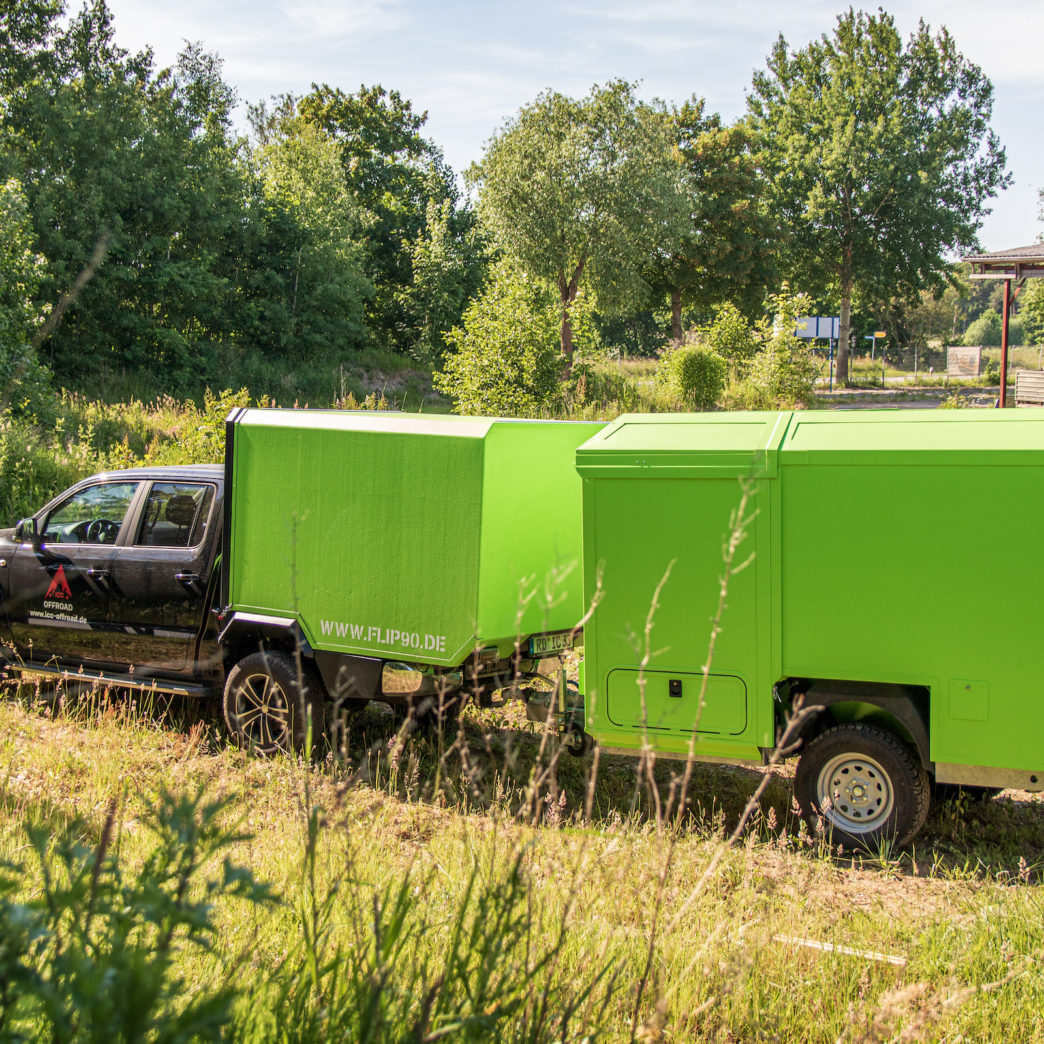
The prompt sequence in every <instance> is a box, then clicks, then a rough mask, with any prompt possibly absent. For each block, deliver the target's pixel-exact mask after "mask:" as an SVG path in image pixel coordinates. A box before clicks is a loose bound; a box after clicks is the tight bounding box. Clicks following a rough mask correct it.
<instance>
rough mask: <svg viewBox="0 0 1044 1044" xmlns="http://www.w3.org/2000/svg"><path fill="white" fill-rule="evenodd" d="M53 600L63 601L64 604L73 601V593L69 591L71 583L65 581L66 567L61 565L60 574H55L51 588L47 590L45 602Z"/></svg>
mask: <svg viewBox="0 0 1044 1044" xmlns="http://www.w3.org/2000/svg"><path fill="white" fill-rule="evenodd" d="M51 598H58V599H61V600H62V601H63V602H71V601H72V591H70V590H69V581H68V580H66V579H65V566H63V565H60V566H59V567H58V572H57V573H55V574H54V579H53V580H52V581H51V586H50V587H48V588H47V594H45V595H44V601H47V600H48V599H51Z"/></svg>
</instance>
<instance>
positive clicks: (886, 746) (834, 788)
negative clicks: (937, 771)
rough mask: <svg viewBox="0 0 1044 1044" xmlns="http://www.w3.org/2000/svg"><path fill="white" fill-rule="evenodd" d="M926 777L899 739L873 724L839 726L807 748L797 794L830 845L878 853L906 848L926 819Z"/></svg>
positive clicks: (803, 809)
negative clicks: (888, 848) (890, 846)
mask: <svg viewBox="0 0 1044 1044" xmlns="http://www.w3.org/2000/svg"><path fill="white" fill-rule="evenodd" d="M929 795H930V787H929V780H928V773H927V772H925V770H924V769H923V768H922V767H921V763H920V761H919V760H918V758H917V755H916V754H915V753H914V751H913V750H912V749H911V748H910V747H909V746H908V745H907V744H906V743H904V742H903V741H902V740H901V739H900V738H899V737H898V736H896V735H894V734H893V733H891V732H888V731H886V730H885V729H881V728H877V727H876V726H873V725H859V724H846V725H838V726H835V727H834V728H832V729H828V730H827V731H826V732H824V733H822V734H821V735H819V736H817V737H816V738H815V739H814V740H812V742H811V743H809V744H808V746H807V747H806V748H805V752H804V753H803V754H802V755H801V759H800V760H799V761H798V767H797V774H796V776H795V778H794V796H795V797H796V798H797V802H798V805H799V807H800V808H801V814H802V816H803V817H804V818H805V820H806V822H807V823H808V824H809V827H810V828H811V829H813V830H815V829H816V827H817V826H818V825H819V824H820V823H822V829H823V832H824V835H825V836H826V838H827V839H828V840H829V841H830V843H831V844H844V845H849V846H854V847H857V848H863V849H866V850H869V851H876V850H878V849H879V848H880V846H881V845H882V844H883V843H888V842H891V843H894V844H898V845H904V844H906V843H907V842H908V841H909V840H910V839H911V838H912V837H913V836H914V835H915V834H916V833H917V831H918V830H920V829H921V827H922V826H923V825H924V820H925V817H926V816H927V815H928V803H929Z"/></svg>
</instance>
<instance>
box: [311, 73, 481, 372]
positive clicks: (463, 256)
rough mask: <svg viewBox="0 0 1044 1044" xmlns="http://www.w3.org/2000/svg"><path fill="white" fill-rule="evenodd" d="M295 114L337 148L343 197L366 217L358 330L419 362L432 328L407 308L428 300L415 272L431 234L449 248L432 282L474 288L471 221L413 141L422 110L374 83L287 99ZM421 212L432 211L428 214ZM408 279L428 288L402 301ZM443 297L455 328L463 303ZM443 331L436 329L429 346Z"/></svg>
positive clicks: (419, 142)
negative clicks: (368, 284)
mask: <svg viewBox="0 0 1044 1044" xmlns="http://www.w3.org/2000/svg"><path fill="white" fill-rule="evenodd" d="M296 112H297V114H298V116H299V118H300V119H302V120H304V121H305V122H308V123H312V124H314V125H316V126H317V127H320V128H321V129H322V130H323V131H324V132H325V133H327V134H328V135H330V136H331V137H332V138H333V139H334V140H335V141H337V142H338V143H339V144H340V146H341V160H342V165H343V168H344V178H345V184H346V186H347V189H348V192H349V193H350V194H351V196H352V197H353V198H354V199H355V201H356V203H357V204H358V205H359V206H361V207H363V208H365V209H366V210H367V211H368V212H369V213H370V214H371V215H372V220H371V221H370V222H369V223H368V224H367V227H366V230H365V232H366V234H365V243H366V251H367V262H366V269H367V273H368V274H369V276H370V278H371V279H372V280H373V284H374V294H373V298H372V300H371V301H370V303H369V305H368V309H367V323H368V325H369V326H370V328H371V330H372V332H373V334H374V335H375V336H376V337H377V338H379V339H380V341H381V342H382V344H384V345H386V346H390V347H393V348H395V349H397V350H399V351H401V352H404V353H411V354H414V355H421V356H423V355H424V354H425V352H426V351H427V350H428V349H430V347H431V345H432V330H431V329H430V328H428V326H427V319H426V317H425V316H423V315H422V314H421V313H420V312H419V311H418V308H417V304H418V300H425V299H426V298H427V297H429V296H430V294H431V293H432V285H431V281H430V277H431V276H432V272H431V270H430V268H428V269H425V265H426V264H427V259H426V258H425V257H424V254H425V251H426V250H427V249H428V248H429V247H431V245H432V243H433V242H434V241H433V240H432V236H433V235H434V236H435V238H436V239H438V238H439V236H443V238H444V240H445V241H446V243H447V244H452V249H450V250H449V252H448V253H444V254H443V255H442V256H441V258H440V259H439V262H440V263H443V264H453V265H455V266H456V269H455V271H454V272H452V273H450V272H448V271H443V273H442V274H441V276H440V277H439V278H440V279H441V280H442V282H443V284H444V285H445V286H447V287H448V284H451V283H453V282H458V283H460V284H461V285H464V286H465V287H467V291H468V293H469V294H470V293H471V292H473V291H474V289H475V288H476V285H477V282H476V277H475V274H474V272H473V269H474V267H475V265H476V264H480V255H477V254H476V253H475V251H474V250H473V245H474V244H473V240H472V239H471V237H470V235H469V233H470V230H471V228H472V226H473V224H474V218H473V215H472V214H471V211H470V210H469V209H468V208H467V207H466V206H461V205H460V200H459V198H458V190H457V185H456V178H455V176H454V174H453V171H452V170H451V169H450V168H449V166H448V165H447V164H446V162H445V160H444V158H443V156H442V153H441V151H440V150H439V149H438V148H437V147H436V146H435V145H433V144H432V143H431V142H430V141H428V140H427V139H426V138H424V137H423V136H422V134H421V131H422V128H423V126H424V123H425V121H426V120H427V113H425V112H420V113H418V112H414V110H413V106H412V104H411V103H410V101H409V100H408V99H406V98H403V97H402V96H401V95H400V94H399V92H398V91H386V90H385V89H384V88H383V87H382V86H381V85H380V84H376V85H375V86H372V87H367V86H365V85H363V86H361V87H360V88H359V90H358V91H357V92H356V93H355V94H346V93H345V92H344V91H342V90H340V89H339V88H333V87H330V86H328V85H326V84H323V85H322V86H319V85H316V84H313V85H312V90H311V92H310V93H309V94H307V95H306V96H305V97H303V98H301V99H300V100H298V101H296ZM431 205H434V206H435V207H436V208H438V209H437V210H436V211H435V212H432V211H431V209H430V207H431ZM442 211H444V215H443V217H440V214H441V213H442ZM439 220H444V222H445V228H444V230H440V229H439V228H438V227H437V224H438V221H439ZM436 249H437V248H436ZM418 265H419V267H418ZM418 274H420V278H421V280H422V282H423V280H424V279H428V280H429V281H428V283H427V284H426V285H422V286H421V287H419V288H418V290H417V294H412V290H413V288H414V278H415V276H417V275H418ZM477 281H478V282H480V281H481V275H479V276H478V278H477ZM450 297H451V300H450V301H449V302H447V301H446V300H445V299H440V300H439V301H438V302H436V304H437V307H438V308H439V309H440V310H442V311H446V310H447V309H448V311H449V312H451V313H452V319H453V323H455V322H459V320H460V315H461V312H462V310H463V304H464V302H463V300H461V301H459V302H458V303H454V302H453V300H452V298H453V292H452V291H450ZM440 323H441V321H440ZM453 323H451V324H450V325H452V324H453ZM448 329H449V327H448V326H442V325H439V327H438V330H437V333H436V334H435V343H436V344H437V345H441V338H442V335H443V334H444V332H445V330H448ZM425 345H427V347H424V346H425Z"/></svg>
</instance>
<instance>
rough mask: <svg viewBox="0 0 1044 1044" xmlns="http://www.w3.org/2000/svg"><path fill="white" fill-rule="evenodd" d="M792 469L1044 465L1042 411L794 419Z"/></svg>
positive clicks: (787, 443) (786, 460)
mask: <svg viewBox="0 0 1044 1044" xmlns="http://www.w3.org/2000/svg"><path fill="white" fill-rule="evenodd" d="M780 453H781V462H782V463H783V464H786V465H791V464H840V463H845V464H876V463H881V462H883V461H884V460H886V459H887V461H888V462H889V463H890V464H901V463H910V464H915V463H916V464H926V463H929V462H933V463H939V462H940V461H941V459H942V460H945V462H946V463H949V464H958V463H964V462H967V463H975V464H994V463H996V464H1005V463H1007V464H1025V463H1027V462H1029V461H1030V460H1032V461H1033V462H1035V463H1044V410H1019V411H1017V412H1016V411H1015V410H858V411H851V412H844V411H834V412H830V413H800V414H795V416H794V420H793V422H792V423H791V424H790V426H789V428H788V429H787V433H786V438H785V439H784V440H783V444H782V446H781V447H780Z"/></svg>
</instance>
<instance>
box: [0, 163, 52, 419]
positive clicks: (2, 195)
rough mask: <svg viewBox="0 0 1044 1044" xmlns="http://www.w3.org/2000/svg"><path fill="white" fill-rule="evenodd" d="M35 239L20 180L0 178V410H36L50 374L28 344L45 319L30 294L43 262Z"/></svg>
mask: <svg viewBox="0 0 1044 1044" xmlns="http://www.w3.org/2000/svg"><path fill="white" fill-rule="evenodd" d="M34 240H35V236H34V234H33V228H32V223H31V222H30V219H29V209H28V206H27V204H26V201H25V195H24V193H23V192H22V187H21V185H19V184H18V182H17V181H15V180H14V179H13V178H11V179H9V180H8V181H6V182H3V183H0V414H2V413H3V412H4V411H6V410H7V409H8V408H13V409H14V410H15V411H19V410H25V409H28V410H33V411H35V410H37V409H38V408H39V407H40V406H41V405H42V404H43V399H44V397H45V396H46V394H47V392H48V386H49V377H50V375H49V374H48V372H47V370H46V368H45V367H43V366H41V365H40V363H39V360H38V359H37V356H36V352H35V350H34V348H33V343H32V342H33V336H34V333H35V331H36V330H37V329H38V327H39V326H40V323H41V322H43V319H44V316H43V315H42V314H41V313H40V312H39V311H38V310H37V305H36V303H35V297H36V291H37V288H38V286H39V283H40V280H41V279H42V278H43V275H44V264H45V262H44V259H43V257H41V256H40V254H38V253H37V252H36V249H35V242H34Z"/></svg>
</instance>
